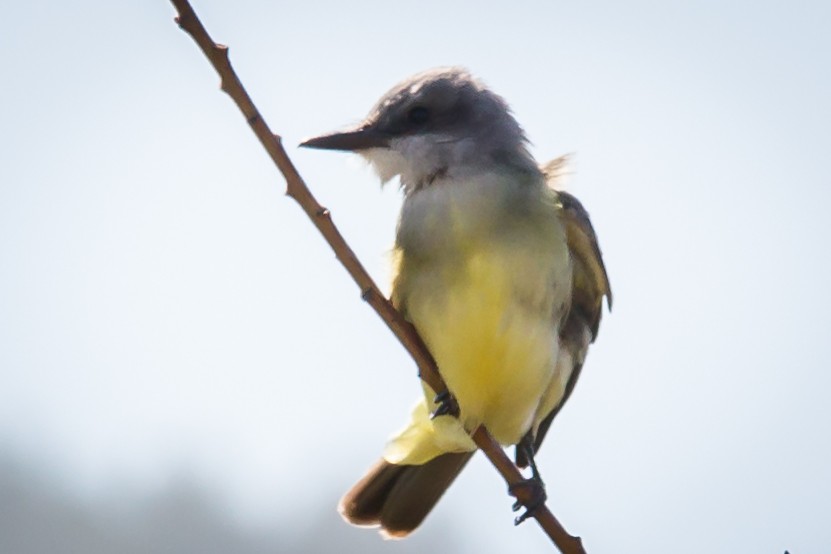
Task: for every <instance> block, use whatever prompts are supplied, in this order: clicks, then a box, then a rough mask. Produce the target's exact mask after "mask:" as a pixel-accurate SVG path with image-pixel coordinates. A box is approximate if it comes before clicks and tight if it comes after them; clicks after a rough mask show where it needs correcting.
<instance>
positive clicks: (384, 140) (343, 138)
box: [300, 125, 390, 152]
mask: <svg viewBox="0 0 831 554" xmlns="http://www.w3.org/2000/svg"><path fill="white" fill-rule="evenodd" d="M389 143H390V136H389V135H388V134H386V133H381V132H379V131H376V130H375V129H373V128H372V127H371V126H369V125H362V126H360V127H358V128H356V129H351V130H349V131H341V132H337V133H329V134H328V135H321V136H319V137H314V138H310V139H307V140H304V141H303V142H301V143H300V146H305V147H307V148H319V149H321V150H347V151H350V152H355V151H357V150H366V149H368V148H386V147H387V146H389Z"/></svg>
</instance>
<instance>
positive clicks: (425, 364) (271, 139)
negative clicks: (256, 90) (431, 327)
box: [171, 0, 585, 554]
mask: <svg viewBox="0 0 831 554" xmlns="http://www.w3.org/2000/svg"><path fill="white" fill-rule="evenodd" d="M171 2H172V3H173V5H174V6H175V7H176V10H177V12H178V13H179V15H178V17H176V22H177V23H178V24H179V26H180V27H181V28H182V29H183V30H184V31H185V32H186V33H188V34H189V35H190V36H191V37H192V38H193V40H195V41H196V43H197V44H198V45H199V48H200V49H201V50H202V52H203V53H204V54H205V56H207V58H208V59H209V60H210V62H211V65H213V67H214V69H215V70H216V71H217V73H219V76H220V79H221V88H222V90H223V91H225V92H226V93H228V95H229V96H230V97H231V98H232V99H233V100H234V102H235V103H236V104H237V107H239V109H240V111H242V113H243V115H244V116H245V119H246V120H247V121H248V124H249V125H250V126H251V129H252V130H253V131H254V134H255V135H257V138H258V139H259V140H260V143H262V145H263V147H264V148H265V149H266V151H267V152H268V154H269V156H271V159H272V160H273V161H274V163H275V164H276V165H277V168H278V169H279V170H280V173H282V174H283V177H284V178H285V179H286V185H287V186H286V194H288V196H290V197H292V198H293V199H294V200H295V201H297V203H298V204H300V207H301V208H303V211H305V212H306V215H308V216H309V218H310V219H311V220H312V223H314V225H315V227H317V230H318V231H320V233H321V234H322V235H323V237H324V238H325V239H326V241H327V242H328V243H329V245H330V246H331V247H332V250H334V252H335V256H336V257H337V258H338V260H340V262H341V264H343V266H344V267H345V268H346V270H347V271H348V272H349V275H351V276H352V279H354V281H355V283H357V285H358V287H359V288H360V290H361V297H362V298H363V299H364V300H365V301H366V302H367V303H369V305H370V306H372V308H373V309H374V310H375V311H376V312H377V313H378V315H379V316H380V317H381V319H382V320H383V321H384V323H386V324H387V327H389V329H390V330H391V331H392V332H393V334H394V335H395V336H396V338H398V340H399V341H400V342H401V344H402V345H403V346H404V348H406V350H407V352H409V353H410V355H411V356H412V358H413V360H415V362H416V365H417V366H418V374H419V377H420V378H421V379H422V380H423V381H424V382H426V383H427V384H428V385H429V386H430V388H431V389H433V390H434V391H435V392H443V391H446V390H447V386H446V385H445V383H444V381H443V380H442V378H441V375H439V372H438V368H437V366H436V362H435V360H434V359H433V357H432V355H431V354H430V352H429V351H428V350H427V347H426V346H425V344H424V342H423V341H422V340H421V337H419V336H418V333H417V332H416V330H415V327H413V326H412V325H411V324H410V323H409V322H408V321H406V320H405V319H404V318H403V317H402V316H401V314H399V313H398V311H397V310H396V309H395V308H393V306H392V304H391V303H390V302H389V301H388V300H387V299H386V298H385V297H384V295H383V294H382V293H381V291H380V290H379V289H378V286H377V285H376V284H375V283H374V282H373V280H372V278H371V277H370V276H369V273H367V271H366V269H364V267H363V265H361V262H360V261H359V260H358V258H357V256H356V255H355V253H354V252H353V251H352V249H351V248H350V247H349V245H348V244H347V243H346V240H345V239H344V238H343V236H342V235H341V234H340V232H339V231H338V229H337V227H335V225H334V223H333V222H332V216H331V213H330V212H329V210H328V209H326V208H324V207H323V206H321V205H320V204H319V203H318V201H317V200H316V199H315V198H314V196H312V193H311V191H310V190H309V188H308V187H307V186H306V183H305V182H304V181H303V178H302V177H301V176H300V174H299V173H298V172H297V169H296V168H295V167H294V164H293V163H292V162H291V160H290V159H289V157H288V154H286V151H285V149H283V146H282V143H281V138H280V136H279V135H276V134H274V133H272V131H271V129H270V128H269V127H268V124H266V122H265V120H264V119H263V118H262V116H261V115H260V112H259V111H258V110H257V108H256V107H255V106H254V102H253V101H252V100H251V97H250V96H248V93H247V92H246V91H245V88H243V86H242V83H241V82H240V80H239V78H238V77H237V75H236V73H235V72H234V70H233V68H232V67H231V63H230V61H229V60H228V48H227V47H226V46H224V45H221V44H217V43H215V42H214V41H213V39H211V37H210V36H209V35H208V32H207V31H206V30H205V27H204V26H203V25H202V22H201V21H199V18H198V17H197V16H196V13H195V12H194V11H193V8H192V7H191V6H190V3H189V2H188V0H171ZM472 437H473V440H474V442H475V443H476V445H477V446H478V447H479V448H480V449H481V450H482V451H483V452H484V453H485V455H486V456H487V457H488V459H489V460H490V461H491V463H492V464H493V465H494V466H495V467H496V469H497V470H498V471H499V473H500V474H502V477H503V478H504V479H505V481H506V482H507V483H508V485H515V484H518V483H520V482H522V481H523V479H524V478H523V476H522V474H521V473H520V471H519V469H518V468H517V467H516V465H514V463H513V462H512V461H511V459H510V458H509V457H508V456H507V455H506V454H505V451H504V450H503V449H502V447H501V446H500V445H499V444H498V443H497V442H496V441H495V440H494V439H493V437H492V436H491V435H490V433H488V431H487V430H486V429H485V428H484V427H479V428H478V429H476V430H475V431H474V432H473V434H472ZM516 491H517V492H516V496H517V499H518V500H519V501H520V502H521V503H522V504H524V505H528V504H529V503H530V502H531V501H532V498H531V496H530V490H529V489H527V488H524V487H517V488H516ZM532 517H534V518H535V519H536V520H537V522H538V523H539V524H540V526H541V527H542V528H543V529H544V530H545V532H546V533H547V534H548V536H549V537H550V538H551V540H552V541H553V542H554V544H555V545H556V546H557V547H558V548H559V549H560V551H562V552H563V553H564V554H581V553H582V554H585V550H584V549H583V545H582V542H581V540H580V538H579V537H573V536H571V535H570V534H568V532H567V531H566V530H565V529H564V528H563V526H562V525H560V522H559V521H557V519H556V518H555V517H554V515H553V514H552V513H551V511H550V510H549V509H548V507H547V506H545V505H543V506H540V507H538V508H537V509H536V510H535V511H534V513H533V516H532Z"/></svg>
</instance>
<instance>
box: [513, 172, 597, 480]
mask: <svg viewBox="0 0 831 554" xmlns="http://www.w3.org/2000/svg"><path fill="white" fill-rule="evenodd" d="M564 164H565V159H564V158H558V159H557V160H554V161H553V162H550V163H548V164H547V165H546V166H544V168H543V171H544V172H545V173H546V176H547V177H548V179H549V184H552V185H554V186H552V188H555V186H556V181H557V180H558V179H559V177H560V176H561V175H562V170H563V167H564ZM549 169H551V171H549ZM557 195H558V196H559V201H560V206H561V209H560V218H561V219H562V222H563V225H564V227H565V230H566V238H567V241H568V249H569V253H570V254H571V259H572V264H573V276H572V297H571V308H570V310H569V313H568V316H567V317H566V320H565V321H564V323H563V325H562V328H561V330H560V350H561V354H560V356H561V358H562V357H563V356H567V357H565V358H563V360H564V361H566V362H567V363H570V364H571V365H572V369H571V374H570V376H569V379H568V381H567V383H566V387H565V391H564V393H563V398H562V400H561V401H560V403H559V404H557V405H556V406H555V407H554V409H553V410H552V411H551V413H550V414H548V415H547V416H546V417H545V419H543V420H542V422H541V423H540V425H539V426H538V428H537V430H536V436H535V437H533V439H534V452H536V451H538V450H539V448H540V445H541V444H542V440H543V439H544V438H545V434H546V432H547V431H548V428H549V427H550V426H551V422H552V421H553V420H554V418H555V417H556V416H557V414H558V413H559V411H560V409H561V408H562V407H563V405H564V404H565V403H566V401H567V400H568V398H569V396H571V393H572V391H573V390H574V385H575V384H576V383H577V379H578V378H579V377H580V371H581V370H582V368H583V362H584V361H585V359H586V353H587V352H588V349H589V344H591V343H592V342H594V339H595V338H596V337H597V331H598V328H599V327H600V318H601V315H602V311H603V297H604V296H605V297H606V302H607V305H608V307H609V309H610V310H611V309H612V289H611V287H610V286H609V278H608V276H607V275H606V267H605V266H604V265H603V257H602V255H601V253H600V247H599V246H598V244H597V236H596V235H595V233H594V228H593V227H592V224H591V221H590V220H589V214H588V212H586V210H585V208H583V205H582V204H580V201H579V200H577V198H575V197H574V196H572V195H571V194H569V193H567V192H564V191H557ZM558 363H559V361H558ZM530 432H533V430H532V431H530ZM516 461H517V465H519V466H520V467H526V466H527V465H528V460H527V459H526V457H525V454H524V452H523V451H522V449H520V448H517V452H516Z"/></svg>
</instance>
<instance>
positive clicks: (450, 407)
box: [430, 391, 459, 419]
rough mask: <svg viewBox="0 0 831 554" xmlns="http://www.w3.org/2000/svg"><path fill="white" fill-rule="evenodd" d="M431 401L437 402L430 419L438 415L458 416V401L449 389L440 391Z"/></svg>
mask: <svg viewBox="0 0 831 554" xmlns="http://www.w3.org/2000/svg"><path fill="white" fill-rule="evenodd" d="M433 402H434V403H436V404H438V407H437V408H436V411H435V412H433V413H432V415H430V419H436V418H437V417H439V416H443V415H451V416H453V417H459V403H458V402H456V398H455V397H454V396H453V395H452V394H450V391H444V392H440V393H439V394H437V395H436V397H435V398H434V399H433Z"/></svg>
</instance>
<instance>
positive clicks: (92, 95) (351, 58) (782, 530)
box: [0, 0, 831, 554]
mask: <svg viewBox="0 0 831 554" xmlns="http://www.w3.org/2000/svg"><path fill="white" fill-rule="evenodd" d="M196 8H197V10H198V12H199V13H200V15H201V16H202V18H203V21H204V22H205V23H206V25H207V26H208V29H209V31H211V32H212V34H213V36H214V38H215V39H216V40H218V41H220V42H226V43H228V44H230V45H231V59H232V61H233V62H234V65H235V67H236V69H237V71H238V73H239V75H240V76H241V78H242V79H243V81H244V83H245V85H246V86H247V87H248V90H249V92H250V93H251V94H252V96H253V97H254V99H255V101H256V102H257V103H258V106H259V107H260V109H261V111H262V113H263V114H264V116H265V117H266V118H267V120H268V121H269V122H270V123H271V125H272V127H273V128H274V130H275V131H276V132H278V133H280V134H281V135H282V136H283V137H284V140H285V144H286V146H287V147H288V149H289V151H290V153H291V155H292V156H293V159H294V160H295V162H296V164H297V165H298V167H299V169H300V170H301V172H302V173H303V175H304V176H305V177H306V179H307V181H308V182H309V184H310V186H311V188H312V189H313V191H314V192H315V193H316V194H317V195H318V197H319V199H320V200H321V202H323V203H324V204H325V205H327V206H328V207H329V208H331V209H332V211H333V213H334V216H335V221H336V222H337V223H338V224H339V226H340V228H341V230H342V231H343V233H344V234H345V235H346V237H347V238H348V240H349V241H350V242H351V243H352V245H353V246H354V248H355V250H356V251H357V253H358V254H359V256H360V257H361V258H362V259H363V260H364V262H365V264H366V265H367V267H368V268H369V270H370V271H371V273H372V274H373V275H374V276H376V278H377V279H378V280H379V281H380V282H381V283H384V284H386V282H387V280H388V277H389V274H388V270H387V269H386V264H387V252H388V250H389V247H390V245H391V243H392V236H393V231H394V226H395V218H396V212H397V209H398V206H399V203H400V197H399V194H398V191H397V190H395V187H394V186H391V187H388V188H387V189H386V190H384V191H383V192H379V188H378V186H377V182H376V180H375V178H374V176H373V175H372V174H371V173H370V172H369V171H367V170H366V169H364V168H363V166H362V164H361V163H359V162H358V163H356V162H354V161H350V158H349V157H348V156H345V155H341V154H333V153H325V152H314V151H297V150H295V148H294V145H295V144H297V143H298V142H299V141H300V140H301V139H302V138H304V137H307V136H310V135H313V134H316V133H319V132H323V131H328V130H331V129H334V128H338V127H341V126H343V125H345V124H349V123H352V122H354V121H356V120H357V119H359V118H360V117H361V116H362V115H363V114H364V113H365V112H366V111H367V110H368V109H369V107H370V106H371V105H372V103H373V102H374V101H375V100H376V98H377V97H378V96H379V95H380V94H381V93H383V92H384V91H385V90H386V89H387V88H389V87H390V86H391V85H392V84H394V83H395V82H397V81H398V80H400V79H401V78H403V77H405V76H407V75H409V74H411V73H414V72H416V71H419V70H422V69H425V68H428V67H432V66H436V65H449V64H460V65H465V66H467V67H468V68H470V69H471V70H472V71H473V72H474V73H476V74H478V75H479V76H481V77H482V78H483V79H484V80H485V81H486V82H487V83H489V84H490V85H491V86H492V88H494V89H495V90H496V91H497V92H499V93H500V94H502V95H504V96H505V97H506V98H507V99H508V100H509V102H510V103H511V105H512V106H513V108H514V110H515V113H516V115H517V118H518V119H519V120H520V122H521V123H523V125H524V126H525V128H526V130H527V132H528V135H529V137H530V138H531V140H532V141H533V143H534V147H533V150H534V152H535V154H536V155H537V156H538V158H539V159H540V160H545V159H548V158H551V157H553V156H555V155H559V154H562V153H566V152H574V153H575V154H576V157H575V163H574V173H573V175H572V178H571V181H570V185H569V187H570V190H571V191H572V192H574V193H575V194H577V195H578V196H579V197H580V198H581V199H582V200H583V202H584V203H585V205H586V206H587V207H588V209H589V210H590V212H591V214H592V216H593V219H594V224H595V227H596V229H597V231H598V234H599V236H600V239H601V244H602V246H603V250H604V254H605V259H606V264H607V267H608V269H609V272H610V275H611V278H612V284H613V288H614V292H615V310H614V313H613V314H612V315H611V316H610V317H607V318H606V319H605V320H604V323H603V326H602V329H601V333H600V337H599V340H598V342H597V344H596V345H595V347H594V348H593V350H592V352H591V354H590V356H589V360H588V363H587V367H586V369H585V371H584V374H583V375H584V376H583V377H582V379H581V381H580V384H579V386H578V389H577V391H576V394H575V395H574V397H573V399H572V400H571V402H570V403H569V406H568V407H567V409H566V410H565V411H564V412H563V413H562V416H561V417H560V418H559V420H558V421H557V424H556V425H555V426H554V430H553V432H552V433H551V435H550V438H549V439H548V441H547V444H546V445H545V447H544V449H543V452H542V453H541V455H540V463H541V466H542V469H543V471H544V476H545V477H546V480H547V483H548V485H549V493H550V497H551V500H550V506H551V507H552V509H553V511H554V512H555V513H556V514H557V515H558V516H559V517H560V518H561V520H562V521H563V523H564V524H565V526H566V527H567V528H568V529H569V530H570V531H571V532H572V533H575V534H580V535H582V536H583V538H584V541H585V544H586V546H587V547H588V549H589V551H590V552H592V553H602V552H610V553H612V552H613V553H620V552H633V553H634V552H638V553H643V552H650V553H666V552H674V553H698V552H704V551H706V552H725V553H733V552H771V553H781V552H783V551H784V550H785V549H786V548H787V549H789V550H790V551H791V552H792V553H799V554H802V553H817V552H826V551H828V549H829V548H831V527H829V525H828V522H827V518H828V514H829V513H831V432H829V424H830V423H831V403H830V402H829V398H828V397H829V390H831V377H829V361H830V360H831V337H829V331H828V329H829V326H828V324H827V318H828V313H829V309H830V308H831V295H830V294H829V281H831V265H829V252H830V251H831V249H829V238H831V221H830V220H829V215H828V209H829V208H828V206H829V200H831V197H830V196H829V185H831V182H829V181H831V179H829V177H828V175H829V172H828V156H829V150H830V149H831V102H829V98H831V33H829V32H828V22H829V21H831V5H829V4H828V3H827V2H791V3H787V4H785V3H781V2H750V1H737V2H729V3H725V2H716V1H705V2H695V3H693V2H689V3H679V2H673V3H669V2H666V3H659V2H643V1H635V2H626V3H621V2H611V1H607V2H580V3H575V2H530V1H523V0H518V1H515V2H510V3H503V4H488V3H482V2H458V3H452V2H446V1H445V2H433V1H425V2H420V3H409V4H395V3H391V2H380V1H379V2H334V1H332V2H315V1H308V2H291V3H277V2H265V1H253V0H245V1H242V0H240V1H237V2H233V3H231V2H218V1H209V0H202V1H198V2H197V3H196ZM1 11H2V17H0V64H2V65H0V67H2V74H3V79H2V84H0V129H2V133H1V134H0V551H2V552H4V553H5V552H10V553H20V554H28V553H41V552H43V553H47V552H91V553H97V552H197V551H199V552H243V553H245V552H370V551H372V552H375V551H377V552H427V551H431V550H435V549H437V548H438V549H441V550H442V551H445V552H502V551H519V550H520V548H522V549H523V550H522V551H524V552H531V551H549V550H550V547H549V545H548V543H547V539H546V538H545V537H544V535H543V534H542V533H541V532H540V530H539V529H538V528H537V527H536V525H535V524H534V523H528V524H526V525H524V526H522V527H520V528H517V529H515V528H514V527H513V526H512V525H511V514H510V511H509V505H510V499H509V498H508V497H507V496H506V495H505V487H504V484H503V483H502V482H501V480H500V479H499V478H498V476H497V475H496V474H495V473H494V471H493V469H492V468H491V467H490V466H489V465H488V464H487V463H486V461H485V460H484V459H481V458H477V459H476V461H475V462H474V463H473V464H472V465H471V466H470V467H469V469H468V470H467V471H466V472H465V473H464V475H463V476H462V477H461V478H460V479H459V481H458V482H457V484H456V485H454V487H453V488H452V489H451V491H450V492H449V493H448V495H447V496H446V497H445V498H444V499H443V500H442V502H441V503H440V505H439V507H438V508H437V510H436V511H435V512H434V514H433V515H432V516H431V517H430V518H429V519H428V521H427V522H426V524H425V525H424V527H423V529H421V530H420V531H419V532H418V533H417V534H416V535H414V536H413V537H412V538H411V539H408V540H407V541H404V542H397V543H390V542H382V541H381V540H380V539H379V538H378V537H377V536H376V534H375V533H374V532H373V531H367V530H361V529H352V528H350V527H348V526H346V525H345V524H343V523H342V522H341V521H340V519H339V517H338V516H337V514H336V513H335V511H334V507H335V504H336V502H337V499H338V498H339V496H340V494H341V493H342V492H343V491H344V490H345V489H346V488H347V487H348V486H349V485H351V484H352V482H353V481H354V480H355V479H356V478H358V477H359V476H360V475H361V474H362V472H363V471H364V470H365V469H366V467H367V466H368V465H369V464H370V463H371V462H373V461H374V460H375V458H376V457H377V456H378V455H379V453H380V451H381V448H382V445H383V443H384V441H385V439H386V437H387V436H388V435H389V434H390V433H391V432H392V431H394V430H395V429H397V428H398V427H399V425H401V423H402V422H403V421H404V418H405V415H406V413H407V411H408V409H409V406H410V404H411V403H412V401H413V400H414V399H415V397H416V395H417V394H418V389H419V387H418V382H417V381H416V378H415V375H414V367H413V364H412V363H411V361H410V360H409V359H408V358H407V356H406V355H405V354H404V353H403V351H402V349H401V348H400V347H399V346H398V345H397V344H396V342H395V340H394V339H393V338H392V336H391V335H390V333H389V332H388V331H387V330H386V329H385V328H384V327H383V326H382V324H381V323H380V321H379V320H378V319H377V317H376V316H375V315H374V314H373V313H372V312H371V310H370V309H368V307H366V306H365V305H364V304H363V303H362V302H361V301H360V299H359V295H358V290H357V289H356V287H355V285H354V284H353V283H352V282H351V281H350V280H349V278H348V277H347V276H346V274H345V273H344V271H343V270H342V269H341V267H340V266H339V265H338V263H337V262H336V260H335V259H334V257H333V255H332V253H331V252H330V250H329V249H328V246H326V244H325V243H324V242H323V241H322V240H321V238H320V237H319V236H318V234H317V233H316V231H315V230H314V229H313V228H312V226H311V225H310V224H309V222H308V221H307V220H306V219H305V216H304V215H303V214H302V213H301V211H300V210H299V209H298V207H297V206H296V205H295V204H294V203H293V202H292V201H291V200H289V199H287V198H285V197H284V196H283V190H284V185H283V182H282V179H281V178H280V177H279V175H278V174H277V173H276V171H275V170H274V168H273V167H272V166H271V163H270V161H269V160H268V158H267V157H266V155H265V153H264V152H263V151H262V149H261V148H260V146H259V144H258V143H257V141H256V139H255V138H254V136H253V135H252V134H251V133H250V131H249V130H248V128H247V125H246V124H245V122H244V121H243V119H242V118H241V117H240V114H239V113H238V112H237V110H236V108H235V107H234V106H233V104H232V103H231V102H230V101H229V99H228V98H227V97H226V96H225V95H223V94H222V93H220V92H219V91H218V90H217V77H216V75H215V74H214V72H213V69H211V67H210V66H209V65H208V63H207V61H206V60H205V59H204V57H203V55H202V54H201V52H200V51H199V50H198V49H197V47H196V46H195V44H194V43H193V42H192V41H191V39H190V38H189V37H187V36H186V35H185V34H184V33H182V32H181V31H179V30H178V29H177V28H176V26H175V25H174V23H173V22H172V17H173V14H174V10H173V8H172V6H171V5H170V4H168V3H167V2H164V1H162V0H157V1H155V2H149V1H143V2H123V3H120V2H104V1H103V0H97V1H94V0H86V1H79V2H47V3H26V2H16V3H10V4H9V5H8V6H4V7H3V8H2V10H1Z"/></svg>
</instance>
